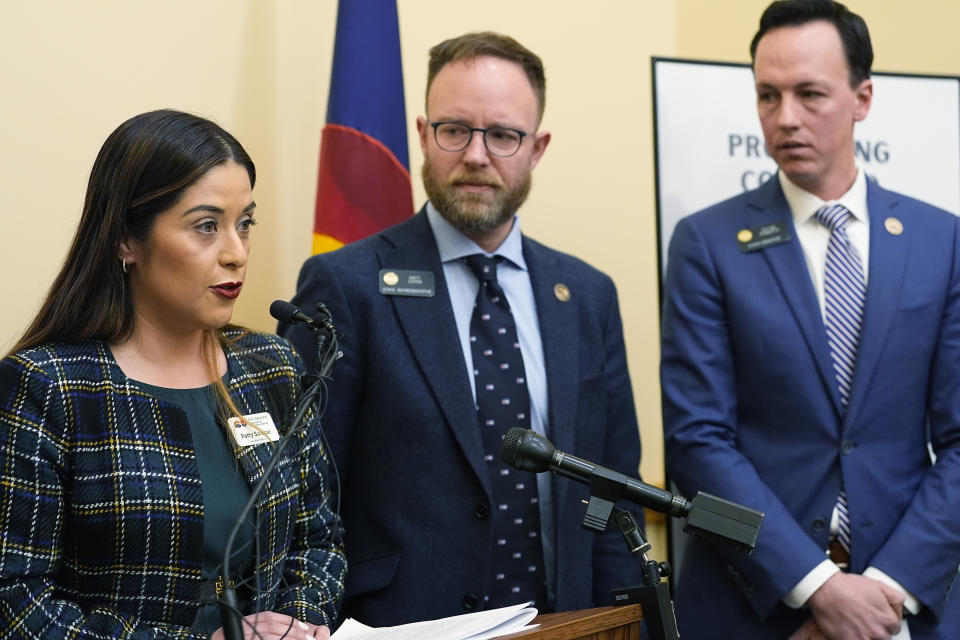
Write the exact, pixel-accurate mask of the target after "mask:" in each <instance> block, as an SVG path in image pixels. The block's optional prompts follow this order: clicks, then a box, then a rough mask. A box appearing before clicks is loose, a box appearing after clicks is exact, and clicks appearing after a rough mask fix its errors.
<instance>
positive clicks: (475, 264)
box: [467, 253, 500, 282]
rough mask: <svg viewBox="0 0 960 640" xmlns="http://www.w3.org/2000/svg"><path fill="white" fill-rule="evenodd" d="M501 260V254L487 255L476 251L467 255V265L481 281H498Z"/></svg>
mask: <svg viewBox="0 0 960 640" xmlns="http://www.w3.org/2000/svg"><path fill="white" fill-rule="evenodd" d="M498 262H500V256H493V257H487V256H485V255H483V254H482V253H475V254H473V255H471V256H467V266H468V267H470V271H473V275H475V276H477V280H479V281H480V282H496V281H497V263H498Z"/></svg>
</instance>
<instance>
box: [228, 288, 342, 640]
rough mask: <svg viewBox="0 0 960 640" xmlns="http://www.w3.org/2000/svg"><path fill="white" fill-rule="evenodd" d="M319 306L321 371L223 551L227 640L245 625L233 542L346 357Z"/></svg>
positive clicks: (237, 637)
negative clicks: (232, 559) (236, 584)
mask: <svg viewBox="0 0 960 640" xmlns="http://www.w3.org/2000/svg"><path fill="white" fill-rule="evenodd" d="M317 307H318V310H320V311H321V313H323V314H324V315H325V318H324V319H323V321H322V322H321V324H322V329H321V327H318V326H316V325H315V324H313V323H307V326H308V327H309V328H310V329H311V330H313V332H314V334H315V337H316V338H317V357H318V358H319V362H320V367H319V374H318V375H317V376H316V377H315V378H314V379H313V380H312V381H311V382H310V384H309V385H308V386H307V388H306V389H305V390H304V392H303V394H302V395H301V396H300V400H299V402H298V403H297V408H296V412H295V414H294V418H293V422H292V423H291V425H290V429H288V430H287V433H285V434H284V436H283V437H282V438H280V440H279V441H278V442H277V447H276V449H275V450H274V452H273V454H272V455H271V456H270V459H269V460H268V461H267V464H265V465H264V467H263V473H262V474H261V476H260V480H259V481H258V482H257V484H256V485H254V487H253V489H252V490H251V491H250V499H249V500H247V503H246V504H245V505H244V506H243V510H242V511H241V512H240V515H239V516H238V517H237V521H236V522H235V523H234V525H233V528H232V529H231V530H230V535H228V536H227V543H226V548H225V550H224V553H223V576H224V579H223V581H224V585H223V592H222V593H221V594H220V598H219V602H218V605H219V607H220V617H221V620H222V621H223V636H224V638H225V640H243V626H242V620H241V614H240V609H239V607H238V603H237V595H236V593H235V592H234V589H233V586H232V584H231V582H232V581H231V580H230V555H231V553H232V551H233V543H234V541H235V539H236V537H237V534H238V533H239V531H240V527H241V526H243V523H244V522H245V521H246V518H247V514H248V513H250V512H251V511H252V510H253V508H254V506H255V505H256V503H257V500H258V499H259V497H260V494H261V492H262V491H263V487H264V486H265V485H266V483H267V479H268V478H269V477H270V474H271V473H272V472H273V470H274V468H275V467H276V466H277V464H278V463H279V462H280V459H281V457H282V456H283V452H284V450H286V448H287V445H288V444H289V443H290V439H291V436H292V435H293V434H294V433H296V432H297V430H298V429H300V427H301V426H303V421H304V418H305V417H306V415H307V412H308V411H309V410H310V409H311V408H312V407H313V406H314V404H315V401H316V399H317V397H318V396H320V395H321V394H322V393H323V391H324V390H325V389H326V382H327V379H328V376H329V375H330V372H331V371H333V365H334V364H336V361H337V360H339V359H340V358H341V357H342V356H343V353H342V352H341V351H340V350H339V339H338V335H337V331H336V330H335V329H334V328H333V323H332V321H331V318H330V314H329V312H328V311H327V310H326V307H325V306H324V307H323V308H322V309H321V308H320V307H321V305H320V304H318V305H317ZM324 330H326V332H327V333H329V336H328V335H327V333H325V332H324ZM328 337H329V340H330V343H329V345H327V344H326V340H327V338H328Z"/></svg>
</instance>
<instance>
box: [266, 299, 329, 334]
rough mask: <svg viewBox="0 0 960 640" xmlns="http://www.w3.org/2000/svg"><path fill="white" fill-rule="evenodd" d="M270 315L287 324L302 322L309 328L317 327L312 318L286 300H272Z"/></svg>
mask: <svg viewBox="0 0 960 640" xmlns="http://www.w3.org/2000/svg"><path fill="white" fill-rule="evenodd" d="M270 315H272V316H273V317H274V318H276V319H277V320H279V321H280V322H286V323H287V324H295V323H297V322H302V323H304V324H305V325H307V326H308V327H310V328H311V329H316V328H317V326H316V323H315V322H314V321H313V318H311V317H310V316H308V315H307V314H305V313H304V312H303V311H301V310H300V309H299V308H297V306H296V305H293V304H290V303H289V302H287V301H286V300H274V301H273V304H271V305H270Z"/></svg>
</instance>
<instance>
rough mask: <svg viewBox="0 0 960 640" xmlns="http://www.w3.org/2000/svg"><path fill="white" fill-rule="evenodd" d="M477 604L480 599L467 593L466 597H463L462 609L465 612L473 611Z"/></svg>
mask: <svg viewBox="0 0 960 640" xmlns="http://www.w3.org/2000/svg"><path fill="white" fill-rule="evenodd" d="M479 604H480V598H478V597H477V596H475V595H473V594H472V593H468V594H467V595H465V596H463V608H464V609H466V610H467V611H473V610H474V609H476V608H477V606H478V605H479Z"/></svg>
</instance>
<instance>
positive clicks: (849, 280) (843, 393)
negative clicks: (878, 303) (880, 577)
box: [814, 204, 867, 553]
mask: <svg viewBox="0 0 960 640" xmlns="http://www.w3.org/2000/svg"><path fill="white" fill-rule="evenodd" d="M814 217H815V218H816V219H817V221H818V222H820V224H822V225H823V226H825V227H826V228H827V229H829V230H830V242H829V243H828V244H827V260H826V268H825V269H824V274H823V297H824V308H825V324H826V327H827V343H828V344H829V346H830V357H831V358H832V360H833V373H834V376H835V377H836V380H837V388H838V390H839V391H840V402H841V404H842V405H843V409H844V410H846V408H847V404H848V403H849V401H850V390H851V387H852V385H853V372H854V368H855V366H856V362H857V348H858V346H859V344H860V327H861V325H862V324H863V304H864V300H865V299H866V296H867V286H866V280H865V278H864V275H863V261H862V260H861V259H860V254H858V253H857V250H856V248H855V247H854V246H853V245H852V244H850V238H849V237H848V235H847V229H846V226H847V223H848V222H849V221H850V219H851V218H852V217H853V216H852V214H851V213H850V211H849V210H847V208H846V207H844V206H843V205H840V204H834V205H825V206H823V207H821V208H820V209H819V210H818V211H817V212H816V213H815V214H814ZM837 516H838V521H839V527H838V529H837V540H838V541H839V542H840V545H841V546H842V547H843V548H844V550H845V551H846V552H847V553H849V552H850V512H849V508H848V506H847V494H846V491H844V490H843V489H841V490H840V495H839V496H838V497H837Z"/></svg>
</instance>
